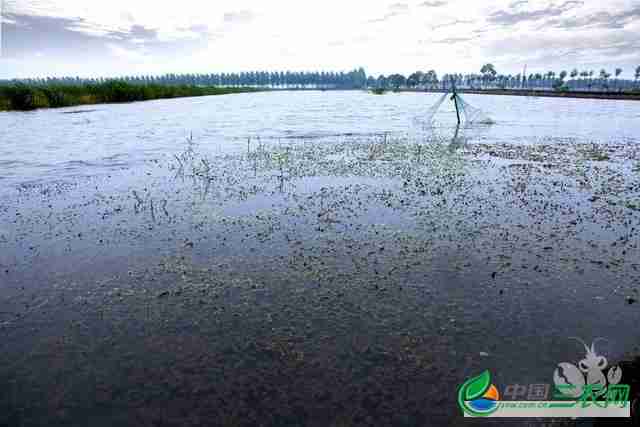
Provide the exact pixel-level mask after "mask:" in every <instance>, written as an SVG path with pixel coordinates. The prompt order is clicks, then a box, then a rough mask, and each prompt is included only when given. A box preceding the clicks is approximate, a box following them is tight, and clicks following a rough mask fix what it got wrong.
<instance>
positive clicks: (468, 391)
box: [462, 371, 491, 400]
mask: <svg viewBox="0 0 640 427" xmlns="http://www.w3.org/2000/svg"><path fill="white" fill-rule="evenodd" d="M490 386H491V375H490V374H489V371H484V372H483V373H481V374H480V375H478V376H477V377H474V378H471V379H470V380H468V381H467V382H465V383H464V384H463V385H462V388H463V390H464V400H474V399H477V398H479V397H481V396H482V395H483V394H485V393H486V392H487V390H488V389H489V387H490Z"/></svg>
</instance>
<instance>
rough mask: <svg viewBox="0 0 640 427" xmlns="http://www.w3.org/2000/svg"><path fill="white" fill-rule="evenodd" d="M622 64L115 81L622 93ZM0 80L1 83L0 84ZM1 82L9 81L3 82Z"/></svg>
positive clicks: (68, 82) (629, 87) (631, 85)
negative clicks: (511, 70) (543, 70)
mask: <svg viewBox="0 0 640 427" xmlns="http://www.w3.org/2000/svg"><path fill="white" fill-rule="evenodd" d="M622 71H623V70H622V69H621V68H616V69H615V71H614V72H613V73H609V72H607V71H606V70H604V69H602V70H600V71H599V73H596V72H595V70H582V71H579V70H578V69H573V70H571V71H560V72H559V73H556V72H554V71H548V72H546V73H530V74H528V75H524V74H501V73H499V72H498V71H497V70H496V68H495V67H494V65H493V64H485V65H484V66H483V67H482V68H481V69H480V72H479V73H467V74H461V73H453V74H444V75H442V76H438V74H437V73H436V72H435V70H429V71H424V72H423V71H416V72H414V73H411V74H410V75H407V76H405V75H403V74H399V73H394V74H389V75H386V76H385V75H379V76H377V77H375V76H372V75H367V73H366V72H365V70H364V68H362V67H361V68H358V69H354V70H352V71H348V72H325V71H305V72H296V71H249V72H241V73H213V74H164V75H159V76H154V75H141V76H125V77H120V78H117V79H115V80H117V81H121V82H125V83H128V84H130V85H134V86H150V85H162V86H176V85H178V86H201V87H212V86H224V87H255V88H271V89H385V90H386V89H392V90H397V89H405V88H406V89H425V90H429V89H448V88H449V86H450V85H451V82H452V81H455V83H456V85H458V86H459V87H460V88H467V89H529V90H531V89H539V90H557V91H590V92H591V91H603V92H611V91H615V92H627V91H634V90H637V88H638V79H640V66H638V67H637V68H636V69H635V70H633V72H634V76H635V79H634V80H630V79H621V78H620V75H621V74H622ZM113 80H114V79H110V80H107V79H102V78H90V79H83V78H80V77H62V78H51V77H47V78H40V79H24V80H20V82H22V83H24V84H26V85H29V86H34V85H35V86H42V85H46V86H59V85H63V86H78V85H99V84H103V83H106V82H109V81H113ZM2 83H3V82H2V81H0V85H2ZM5 83H8V82H6V81H5Z"/></svg>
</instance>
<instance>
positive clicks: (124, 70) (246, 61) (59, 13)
mask: <svg viewBox="0 0 640 427" xmlns="http://www.w3.org/2000/svg"><path fill="white" fill-rule="evenodd" d="M0 2H4V4H3V6H2V8H3V10H2V20H3V23H2V56H1V57H0V78H8V77H30V76H48V75H74V76H75V75H79V76H113V75H133V74H160V73H165V72H175V73H182V72H194V73H198V72H206V73H212V72H228V71H251V70H258V69H260V70H264V69H266V70H281V69H284V70H335V71H339V70H348V69H352V68H354V67H358V66H363V67H365V69H366V70H367V72H368V73H369V74H374V75H377V74H380V73H384V74H388V73H392V72H401V73H410V72H412V71H415V70H425V71H426V70H428V69H432V68H433V69H435V70H436V71H438V72H439V73H441V74H442V73H446V72H462V73H465V72H478V71H479V69H480V67H481V65H482V64H483V63H486V62H492V63H494V64H495V65H496V68H497V69H498V71H499V72H501V73H505V74H507V73H513V74H516V73H518V72H520V71H521V70H522V68H523V67H524V65H525V64H527V66H528V72H537V71H540V72H542V71H549V70H554V71H560V70H562V69H572V68H574V67H577V68H579V69H581V70H582V69H595V70H596V72H597V70H599V69H600V68H603V67H605V68H607V69H608V70H609V71H610V72H611V71H613V69H614V68H616V67H621V68H623V70H624V73H623V76H626V77H632V75H633V69H635V68H636V67H637V66H638V65H640V37H639V36H638V35H639V33H640V0H607V1H603V0H566V1H564V0H562V1H549V0H506V1H503V0H486V1H485V0H475V1H472V0H426V1H425V0H417V1H410V0H406V1H403V0H395V1H394V0H391V1H385V0H322V1H307V0H297V1H294V0H179V1H175V0H174V1H165V0H108V1H105V0H100V1H98V0H0Z"/></svg>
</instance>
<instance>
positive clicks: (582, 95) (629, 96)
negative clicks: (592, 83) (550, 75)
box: [399, 89, 640, 101]
mask: <svg viewBox="0 0 640 427" xmlns="http://www.w3.org/2000/svg"><path fill="white" fill-rule="evenodd" d="M399 92H428V93H445V91H444V90H442V89H427V90H420V89H401V90H400V91H399ZM458 93H467V94H473V95H503V96H504V95H507V96H535V97H545V98H576V99H608V100H620V101H640V93H622V92H556V91H552V90H518V89H504V90H503V89H459V90H458Z"/></svg>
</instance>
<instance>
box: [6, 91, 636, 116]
mask: <svg viewBox="0 0 640 427" xmlns="http://www.w3.org/2000/svg"><path fill="white" fill-rule="evenodd" d="M167 88H171V87H167ZM29 89H31V90H33V91H37V92H39V91H41V90H42V89H41V88H38V87H33V88H29ZM64 89H65V88H62V91H64ZM181 89H184V87H182V88H181ZM188 89H190V90H192V92H191V93H188V94H184V95H180V94H172V95H171V96H158V97H151V98H147V99H130V100H123V101H120V100H112V99H110V100H104V101H96V102H93V99H91V101H92V102H85V101H88V98H86V97H80V99H79V100H78V102H73V101H72V102H70V103H69V104H67V105H59V106H58V105H46V103H45V104H42V105H37V106H36V107H34V108H15V107H13V106H12V103H11V101H10V100H9V99H8V98H7V97H6V96H4V97H3V96H1V95H2V87H0V112H14V111H34V110H41V109H50V108H68V107H77V106H90V105H102V104H113V103H119V104H123V103H131V102H142V101H155V100H159V99H174V98H190V97H200V96H213V95H230V94H238V93H252V92H282V91H286V92H297V91H319V92H328V91H367V92H371V91H372V89H344V88H255V87H246V88H244V87H237V88H236V87H233V88H229V87H217V86H212V87H193V88H191V87H189V88H188ZM389 92H390V93H393V92H415V93H445V92H447V91H445V90H442V89H398V90H387V91H386V92H385V93H389ZM458 92H459V93H464V94H473V95H500V96H527V97H545V98H573V99H606V100H619V101H640V93H620V92H593V91H592V92H556V91H551V90H514V89H504V90H503V89H459V90H458ZM34 99H35V97H34Z"/></svg>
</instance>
